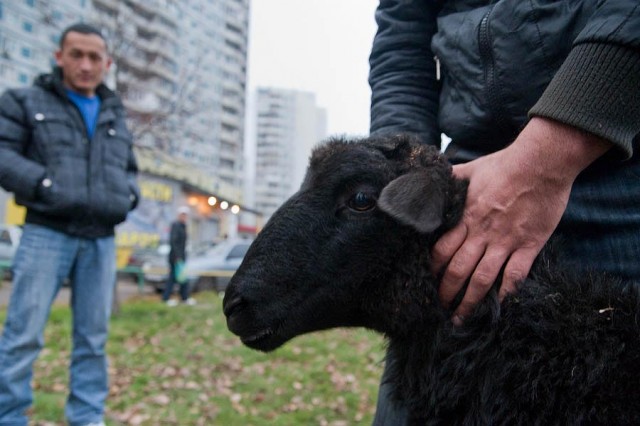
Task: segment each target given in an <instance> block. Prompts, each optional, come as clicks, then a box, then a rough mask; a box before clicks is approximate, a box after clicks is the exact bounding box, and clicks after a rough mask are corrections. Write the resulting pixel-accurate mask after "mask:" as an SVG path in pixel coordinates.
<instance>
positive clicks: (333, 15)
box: [248, 0, 378, 136]
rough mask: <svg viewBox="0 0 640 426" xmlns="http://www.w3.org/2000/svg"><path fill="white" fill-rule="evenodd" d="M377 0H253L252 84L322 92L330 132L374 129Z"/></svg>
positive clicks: (355, 132) (320, 101)
mask: <svg viewBox="0 0 640 426" xmlns="http://www.w3.org/2000/svg"><path fill="white" fill-rule="evenodd" d="M377 4H378V1H377V0H252V1H251V20H250V33H249V64H248V67H249V68H248V74H249V76H248V78H249V81H248V86H249V89H250V90H251V91H253V90H255V88H256V87H258V86H260V87H262V86H267V87H277V88H284V89H297V90H304V91H309V92H313V93H315V94H316V99H317V103H318V106H320V107H322V108H325V109H326V110H327V115H328V131H329V134H330V135H337V134H349V135H357V136H363V135H366V134H367V133H368V131H369V101H370V94H371V92H370V90H369V85H368V83H367V75H368V72H369V63H368V57H369V51H370V49H371V42H372V40H373V36H374V34H375V31H376V24H375V20H374V11H375V8H376V6H377Z"/></svg>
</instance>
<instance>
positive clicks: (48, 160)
mask: <svg viewBox="0 0 640 426" xmlns="http://www.w3.org/2000/svg"><path fill="white" fill-rule="evenodd" d="M55 59H56V63H57V66H56V67H55V68H54V70H53V72H52V73H50V74H44V75H41V76H40V77H38V78H37V79H36V81H35V83H34V85H33V86H32V87H29V88H18V89H10V90H8V91H6V92H5V93H4V94H3V95H2V98H0V186H2V187H3V188H4V189H6V190H7V191H9V192H13V194H14V196H15V200H16V202H17V203H18V204H20V205H23V206H25V207H26V209H27V213H26V218H25V225H24V229H23V233H22V237H21V240H20V245H19V247H18V250H17V252H16V255H15V258H14V261H13V265H12V268H13V283H12V294H11V300H10V304H9V308H8V311H7V317H6V321H5V325H4V330H3V334H2V337H1V338H0V424H11V425H18V426H19V425H24V426H26V425H27V423H28V419H27V417H26V412H27V409H28V408H29V406H30V405H31V403H32V399H33V397H32V390H31V383H30V381H31V375H32V367H33V362H34V361H35V359H36V358H37V356H38V353H39V352H40V349H42V347H43V344H44V341H43V330H44V327H45V324H46V322H47V318H48V316H49V310H50V307H51V303H52V302H53V300H54V299H55V296H56V294H57V292H58V290H59V289H60V287H61V286H62V283H63V281H64V280H65V279H66V278H70V282H71V293H72V297H71V309H72V311H73V350H72V352H71V363H70V380H69V397H68V399H67V403H66V409H65V414H66V417H67V421H68V422H69V424H71V425H101V424H103V423H102V422H103V416H104V404H105V400H106V398H107V395H108V393H109V384H108V376H109V374H108V371H107V357H106V353H105V345H106V342H107V335H108V328H109V317H110V314H111V302H112V297H113V292H114V285H115V282H116V255H115V239H114V227H115V225H117V224H118V223H120V222H122V221H124V220H125V218H126V216H127V213H128V212H129V211H131V210H132V209H133V208H135V206H136V204H137V202H138V199H139V190H138V185H137V183H136V174H137V165H136V160H135V158H134V154H133V149H132V144H133V141H132V137H131V134H130V133H129V131H128V130H127V126H126V124H125V110H124V107H123V105H122V102H121V101H120V99H119V98H118V97H117V96H116V94H115V93H114V92H112V91H111V90H109V88H107V87H106V86H105V85H104V84H103V78H104V76H105V75H106V73H107V71H108V69H109V66H110V65H111V57H110V55H109V52H108V49H107V43H106V41H105V39H104V37H103V36H102V34H101V32H100V31H99V30H98V29H97V28H95V27H93V26H90V25H87V24H83V23H81V24H75V25H72V26H70V27H68V28H67V29H66V30H64V32H63V33H62V35H61V37H60V46H59V49H58V50H57V51H56V53H55Z"/></svg>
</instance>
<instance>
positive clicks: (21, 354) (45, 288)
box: [0, 224, 116, 426]
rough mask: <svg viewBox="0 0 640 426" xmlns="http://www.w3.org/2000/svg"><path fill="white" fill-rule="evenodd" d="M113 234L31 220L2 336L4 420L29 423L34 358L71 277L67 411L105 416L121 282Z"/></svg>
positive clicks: (81, 421) (81, 418) (78, 420)
mask: <svg viewBox="0 0 640 426" xmlns="http://www.w3.org/2000/svg"><path fill="white" fill-rule="evenodd" d="M115 271H116V264H115V243H114V238H113V237H112V236H110V237H105V238H97V239H85V238H78V237H73V236H69V235H67V234H64V233H61V232H57V231H54V230H52V229H49V228H46V227H43V226H38V225H33V224H26V225H25V227H24V231H23V234H22V238H21V240H20V246H19V247H18V251H17V253H16V256H15V259H14V263H13V288H12V294H11V300H10V302H9V308H8V311H7V318H6V322H5V325H4V331H3V334H2V337H1V338H0V425H2V426H4V425H11V426H14V425H15V426H26V425H27V417H26V415H25V410H27V408H28V407H29V406H30V405H31V403H32V400H33V396H32V390H31V383H30V382H31V378H32V370H33V362H34V361H35V359H36V358H37V356H38V354H39V352H40V350H41V349H42V347H43V345H44V337H43V331H44V327H45V324H46V322H47V319H48V317H49V311H50V308H51V304H52V303H53V300H54V299H55V297H56V294H57V293H58V290H59V289H60V287H61V286H62V283H63V281H64V280H65V278H67V277H69V278H70V279H71V309H72V311H73V350H72V352H71V367H70V380H69V387H70V393H69V397H68V399H67V404H66V409H65V414H66V417H67V420H68V422H69V424H70V425H72V426H75V425H85V424H88V423H91V422H100V421H102V418H103V414H104V402H105V400H106V397H107V393H108V390H109V387H108V372H107V358H106V354H105V344H106V341H107V333H108V325H109V317H110V314H111V302H112V298H113V289H114V284H115Z"/></svg>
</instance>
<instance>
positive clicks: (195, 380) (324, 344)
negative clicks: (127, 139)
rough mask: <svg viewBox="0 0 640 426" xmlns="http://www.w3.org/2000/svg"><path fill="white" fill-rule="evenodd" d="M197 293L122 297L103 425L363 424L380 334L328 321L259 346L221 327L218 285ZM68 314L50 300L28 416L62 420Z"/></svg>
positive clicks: (378, 369)
mask: <svg viewBox="0 0 640 426" xmlns="http://www.w3.org/2000/svg"><path fill="white" fill-rule="evenodd" d="M196 298H197V300H198V304H197V305H196V306H193V307H189V306H177V307H175V308H168V307H165V306H164V305H162V304H161V303H159V302H158V300H157V299H155V298H153V299H151V298H138V299H134V300H129V301H127V302H125V303H124V304H123V305H122V308H121V312H120V314H119V315H118V316H116V317H114V318H113V320H112V322H111V334H110V336H111V337H110V339H109V344H108V346H107V349H108V353H109V360H110V377H111V390H110V396H109V399H108V402H107V415H106V420H107V424H108V425H223V426H227V425H239V426H247V425H256V426H262V425H333V426H347V425H358V424H362V425H369V424H371V420H372V416H373V412H374V408H375V401H376V394H377V388H378V381H379V379H380V375H381V374H382V359H383V353H384V350H383V346H384V343H383V340H382V338H381V337H380V336H379V335H377V334H374V333H372V332H369V331H365V330H343V329H340V330H332V331H328V332H322V333H315V334H311V335H306V336H302V337H299V338H297V339H295V340H293V341H291V342H289V343H288V344H287V345H285V346H284V347H283V348H280V349H279V350H277V351H275V352H272V353H269V354H264V353H260V352H255V351H253V350H250V349H248V348H246V347H245V346H243V345H242V344H241V343H240V341H239V340H238V339H237V338H236V337H235V336H234V335H232V334H231V333H230V332H229V331H228V330H227V327H226V322H225V319H224V315H223V314H222V299H221V298H220V297H219V296H218V295H216V294H215V293H210V292H207V293H200V294H198V295H196ZM4 316H5V309H4V308H2V309H0V320H2V322H4ZM70 318H71V315H70V311H69V309H68V308H67V307H65V306H55V307H54V308H53V310H52V313H51V318H50V320H49V323H48V326H47V328H46V331H45V339H46V344H45V349H44V350H43V351H42V353H41V355H40V357H39V359H38V361H37V362H36V365H35V370H34V378H33V386H34V389H35V403H34V406H33V408H32V410H31V419H32V424H33V425H40V426H52V425H63V424H64V402H65V398H66V394H67V379H68V377H67V367H68V359H69V352H70V335H71V331H70ZM0 327H1V325H0Z"/></svg>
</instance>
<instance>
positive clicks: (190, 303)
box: [182, 297, 197, 306]
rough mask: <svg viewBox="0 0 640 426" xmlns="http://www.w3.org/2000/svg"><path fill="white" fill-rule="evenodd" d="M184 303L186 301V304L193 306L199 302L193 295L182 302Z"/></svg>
mask: <svg viewBox="0 0 640 426" xmlns="http://www.w3.org/2000/svg"><path fill="white" fill-rule="evenodd" d="M182 303H184V304H185V305H189V306H193V305H195V304H196V303H197V302H196V299H194V298H193V297H190V298H188V299H187V300H185V301H184V302H182Z"/></svg>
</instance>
